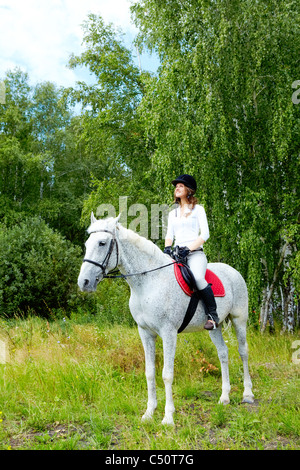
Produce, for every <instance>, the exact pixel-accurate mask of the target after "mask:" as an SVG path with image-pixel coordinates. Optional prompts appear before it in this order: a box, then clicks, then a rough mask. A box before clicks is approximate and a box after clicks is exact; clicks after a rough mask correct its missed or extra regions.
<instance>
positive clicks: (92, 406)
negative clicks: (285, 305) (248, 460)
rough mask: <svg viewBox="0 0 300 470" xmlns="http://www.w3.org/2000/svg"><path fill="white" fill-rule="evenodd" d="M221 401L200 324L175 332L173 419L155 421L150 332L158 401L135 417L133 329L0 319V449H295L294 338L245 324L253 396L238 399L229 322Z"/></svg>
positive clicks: (140, 362)
mask: <svg viewBox="0 0 300 470" xmlns="http://www.w3.org/2000/svg"><path fill="white" fill-rule="evenodd" d="M224 337H225V340H226V342H227V345H228V348H229V357H230V364H229V366H230V378H231V395H230V398H231V403H230V405H228V406H223V405H220V404H218V398H219V396H220V394H221V374H220V367H219V361H218V357H217V354H216V350H215V348H214V346H213V344H212V343H211V341H210V338H209V336H208V334H207V332H205V331H203V332H201V333H194V334H189V335H179V336H178V346H177V353H176V360H175V380H174V387H173V391H174V402H175V407H176V413H175V416H174V418H175V427H174V428H170V427H165V426H162V425H161V420H162V418H163V414H164V405H165V395H164V385H163V381H162V378H161V373H162V366H163V355H162V354H163V351H162V343H161V340H158V341H157V361H156V362H157V392H158V409H157V411H156V413H155V416H154V418H153V420H152V421H151V422H147V423H142V421H141V416H142V414H143V412H144V411H145V409H146V403H147V391H146V380H145V376H144V353H143V348H142V345H141V341H140V339H139V336H138V332H137V329H136V328H135V327H130V326H126V325H116V324H114V325H111V326H109V325H107V324H106V325H105V326H103V325H101V322H100V321H97V318H94V319H91V317H89V320H88V321H87V320H84V318H83V317H82V318H78V317H74V318H72V316H71V319H65V320H64V319H60V320H56V321H53V322H50V323H48V322H47V321H46V320H43V319H40V318H35V317H32V318H28V319H23V320H14V321H10V322H5V321H1V323H0V339H1V340H2V341H5V343H6V349H7V351H9V358H8V361H7V362H6V364H2V365H0V450H5V449H43V450H47V449H52V450H54V449H57V450H58V449H61V450H62V449H66V450H72V449H111V450H117V449H118V450H139V449H151V450H163V449H164V450H174V449H177V450H184V449H190V450H196V449H220V450H221V449H299V443H300V440H299V435H300V419H299V404H300V403H299V402H300V400H299V382H300V380H299V372H300V365H299V364H296V363H295V361H294V362H293V361H292V354H293V353H294V350H293V348H292V343H293V341H295V340H296V339H297V338H296V336H295V335H294V336H291V335H280V334H279V333H276V334H273V335H269V334H268V333H266V334H264V335H261V334H260V333H259V332H256V331H254V330H252V329H249V333H248V343H249V357H250V372H251V376H252V381H253V391H254V395H255V398H256V400H255V403H254V404H253V405H245V404H241V399H242V393H243V372H242V364H241V360H240V358H239V355H238V351H237V341H236V338H235V333H234V330H232V329H231V328H227V329H225V331H224Z"/></svg>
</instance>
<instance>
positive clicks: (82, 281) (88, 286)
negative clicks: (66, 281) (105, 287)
mask: <svg viewBox="0 0 300 470" xmlns="http://www.w3.org/2000/svg"><path fill="white" fill-rule="evenodd" d="M100 277H101V279H100ZM101 280H102V275H101V276H99V277H96V279H95V280H94V281H91V280H90V279H87V278H85V277H81V276H79V278H78V286H79V289H80V290H81V291H83V292H94V291H95V290H96V288H97V285H98V283H99V282H100V281H101Z"/></svg>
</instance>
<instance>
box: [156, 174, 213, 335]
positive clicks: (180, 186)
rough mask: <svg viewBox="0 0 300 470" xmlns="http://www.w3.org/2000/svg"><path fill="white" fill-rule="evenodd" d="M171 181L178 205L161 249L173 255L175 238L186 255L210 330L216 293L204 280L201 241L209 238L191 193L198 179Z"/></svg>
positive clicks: (201, 210)
mask: <svg viewBox="0 0 300 470" xmlns="http://www.w3.org/2000/svg"><path fill="white" fill-rule="evenodd" d="M172 184H173V185H174V186H175V192H174V196H175V202H176V203H177V204H178V206H177V208H176V209H174V210H172V211H171V212H170V214H169V219H168V229H167V234H166V238H165V249H164V253H167V254H168V255H170V256H171V255H172V244H173V241H174V239H175V244H176V246H178V247H179V254H180V256H181V257H182V258H186V260H187V264H188V266H189V267H190V269H191V271H192V273H193V275H194V278H195V281H196V285H197V288H198V290H199V291H200V292H199V296H200V297H201V298H202V300H203V301H204V303H205V305H206V307H207V310H208V320H207V322H206V324H205V326H204V328H205V329H206V330H212V329H214V328H216V327H217V326H218V323H219V319H218V314H217V309H216V302H215V297H214V294H213V291H212V288H211V286H210V284H208V283H207V282H206V280H205V272H206V268H207V258H206V255H205V253H204V251H203V245H204V243H205V242H206V241H207V240H208V238H209V229H208V223H207V218H206V213H205V210H204V207H203V206H201V205H199V204H197V199H196V198H195V197H194V194H195V192H196V190H197V183H196V181H195V179H194V178H193V176H191V175H180V176H179V177H178V178H176V179H175V180H174V181H172Z"/></svg>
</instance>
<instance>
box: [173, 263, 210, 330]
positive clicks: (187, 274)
mask: <svg viewBox="0 0 300 470" xmlns="http://www.w3.org/2000/svg"><path fill="white" fill-rule="evenodd" d="M178 266H179V267H180V270H181V274H182V277H183V279H184V280H185V282H186V283H187V284H188V286H189V287H190V288H191V289H192V290H193V291H194V292H193V293H192V295H191V297H190V301H189V304H188V308H187V311H186V312H185V317H184V319H183V322H182V324H181V326H180V328H179V330H178V333H181V332H182V331H183V330H184V329H185V328H186V327H187V326H188V324H189V323H190V321H191V320H192V318H193V316H194V314H195V312H196V309H197V306H198V303H199V300H200V299H201V291H199V290H198V288H197V284H196V281H195V277H194V275H193V273H192V271H191V269H190V268H189V266H187V265H186V264H183V263H178ZM203 305H204V308H205V311H206V313H207V308H206V305H205V303H204V302H203Z"/></svg>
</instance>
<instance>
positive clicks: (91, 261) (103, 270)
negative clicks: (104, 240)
mask: <svg viewBox="0 0 300 470" xmlns="http://www.w3.org/2000/svg"><path fill="white" fill-rule="evenodd" d="M98 232H106V233H110V234H111V235H112V239H111V241H110V244H109V248H108V252H107V253H106V256H105V258H104V260H103V262H102V264H100V263H97V262H96V261H93V260H91V259H86V258H85V259H84V260H83V262H84V263H90V264H94V265H95V266H97V267H98V268H100V269H101V271H102V275H103V276H104V277H105V270H106V268H107V265H108V263H109V260H110V257H111V255H112V252H113V249H114V246H115V245H116V252H117V261H116V266H115V267H114V269H116V267H117V266H118V264H119V247H118V243H117V240H116V235H115V233H113V232H111V231H110V230H96V231H95V232H91V233H98ZM91 233H90V234H91Z"/></svg>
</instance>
